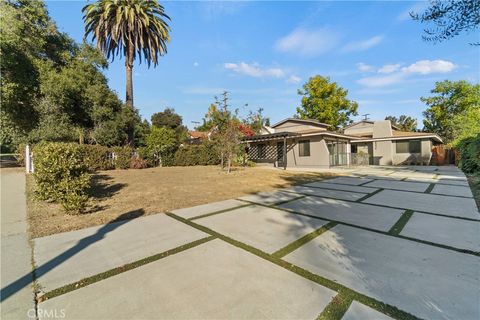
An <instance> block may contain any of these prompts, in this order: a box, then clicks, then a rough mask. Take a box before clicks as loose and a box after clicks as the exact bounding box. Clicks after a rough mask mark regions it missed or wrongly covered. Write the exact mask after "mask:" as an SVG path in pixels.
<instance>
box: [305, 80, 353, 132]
mask: <svg viewBox="0 0 480 320" xmlns="http://www.w3.org/2000/svg"><path fill="white" fill-rule="evenodd" d="M298 94H299V95H301V96H302V100H301V107H298V108H297V115H296V116H297V117H300V118H301V119H315V120H318V121H320V122H323V123H326V124H329V125H331V126H332V127H334V128H339V127H341V126H344V125H347V124H349V123H351V122H352V120H351V119H350V117H351V116H355V115H357V108H358V104H357V103H356V102H355V101H351V100H349V99H347V94H348V90H345V89H343V88H342V87H340V86H338V85H337V83H336V82H330V78H328V77H322V76H319V75H317V76H314V77H312V78H310V79H309V80H308V82H307V83H305V84H304V85H303V89H300V90H298Z"/></svg>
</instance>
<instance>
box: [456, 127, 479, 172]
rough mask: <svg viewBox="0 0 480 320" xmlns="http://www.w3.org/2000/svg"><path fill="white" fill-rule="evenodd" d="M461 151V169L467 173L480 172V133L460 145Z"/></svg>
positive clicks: (462, 141) (464, 140)
mask: <svg viewBox="0 0 480 320" xmlns="http://www.w3.org/2000/svg"><path fill="white" fill-rule="evenodd" d="M458 148H459V150H460V168H461V169H462V170H463V171H464V172H466V173H478V172H480V133H479V134H477V136H476V137H468V138H465V139H463V140H461V141H460V143H459V144H458Z"/></svg>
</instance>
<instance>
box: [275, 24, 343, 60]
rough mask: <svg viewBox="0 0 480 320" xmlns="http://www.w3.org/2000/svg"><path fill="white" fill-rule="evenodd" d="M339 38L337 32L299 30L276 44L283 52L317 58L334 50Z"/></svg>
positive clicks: (322, 29) (323, 29)
mask: <svg viewBox="0 0 480 320" xmlns="http://www.w3.org/2000/svg"><path fill="white" fill-rule="evenodd" d="M338 38H339V36H338V34H337V33H336V32H334V31H332V30H329V29H326V28H321V29H315V30H307V29H305V28H297V29H295V30H293V31H292V32H291V33H289V34H288V35H286V36H285V37H283V38H281V39H279V40H278V41H277V42H276V43H275V48H276V49H277V50H279V51H282V52H292V53H296V54H299V55H303V56H315V55H319V54H322V53H325V52H327V51H330V50H331V49H333V48H334V47H335V46H336V45H337V43H338V40H339V39H338Z"/></svg>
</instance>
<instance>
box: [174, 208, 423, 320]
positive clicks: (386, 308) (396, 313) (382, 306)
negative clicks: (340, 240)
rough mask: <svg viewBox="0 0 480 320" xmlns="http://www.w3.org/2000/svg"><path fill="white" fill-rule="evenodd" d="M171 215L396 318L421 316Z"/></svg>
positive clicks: (410, 319) (414, 318)
mask: <svg viewBox="0 0 480 320" xmlns="http://www.w3.org/2000/svg"><path fill="white" fill-rule="evenodd" d="M166 214H167V215H168V216H169V217H172V218H174V219H176V220H178V221H180V222H183V223H185V224H187V225H189V226H191V227H193V228H196V229H198V230H200V231H203V232H205V233H208V234H210V235H212V236H214V237H216V238H218V239H220V240H223V241H225V242H227V243H229V244H231V245H233V246H235V247H238V248H241V249H243V250H245V251H248V252H250V253H252V254H254V255H256V256H258V257H260V258H262V259H265V260H268V261H270V262H272V263H274V264H276V265H278V266H280V267H282V268H284V269H286V270H289V271H291V272H293V273H296V274H297V275H299V276H301V277H303V278H305V279H308V280H310V281H313V282H316V283H318V284H320V285H322V286H324V287H327V288H329V289H332V290H334V291H337V292H340V290H342V291H344V292H345V293H344V294H346V295H348V296H351V297H352V299H354V300H357V301H358V302H360V303H363V304H365V305H367V306H369V307H371V308H372V309H375V310H377V311H379V312H381V313H384V314H386V315H388V316H390V317H392V318H394V319H402V320H420V318H418V317H416V316H414V315H412V314H410V313H408V312H406V311H403V310H401V309H398V308H397V307H395V306H392V305H389V304H386V303H384V302H381V301H378V300H376V299H374V298H371V297H369V296H366V295H364V294H361V293H359V292H357V291H354V290H352V289H350V288H347V287H345V286H343V285H341V284H339V283H337V282H335V281H332V280H330V279H327V278H324V277H322V276H319V275H317V274H314V273H312V272H310V271H308V270H305V269H303V268H301V267H298V266H295V265H293V264H291V263H289V262H287V261H285V260H282V259H280V258H277V257H274V256H272V255H270V254H268V253H266V252H264V251H262V250H260V249H257V248H254V247H252V246H249V245H247V244H245V243H243V242H240V241H237V240H235V239H232V238H230V237H227V236H225V235H223V234H221V233H218V232H216V231H213V230H212V229H210V228H207V227H204V226H202V225H199V224H196V223H195V222H193V221H190V220H187V219H185V218H182V217H179V216H176V215H175V214H173V213H169V212H167V213H166Z"/></svg>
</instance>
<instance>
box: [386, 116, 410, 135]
mask: <svg viewBox="0 0 480 320" xmlns="http://www.w3.org/2000/svg"><path fill="white" fill-rule="evenodd" d="M385 120H390V122H391V123H392V124H393V125H394V126H396V127H398V128H399V129H400V130H402V131H416V130H417V120H416V119H414V118H412V117H409V116H406V115H404V114H402V115H401V116H400V117H398V118H397V117H394V116H387V117H385Z"/></svg>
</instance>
